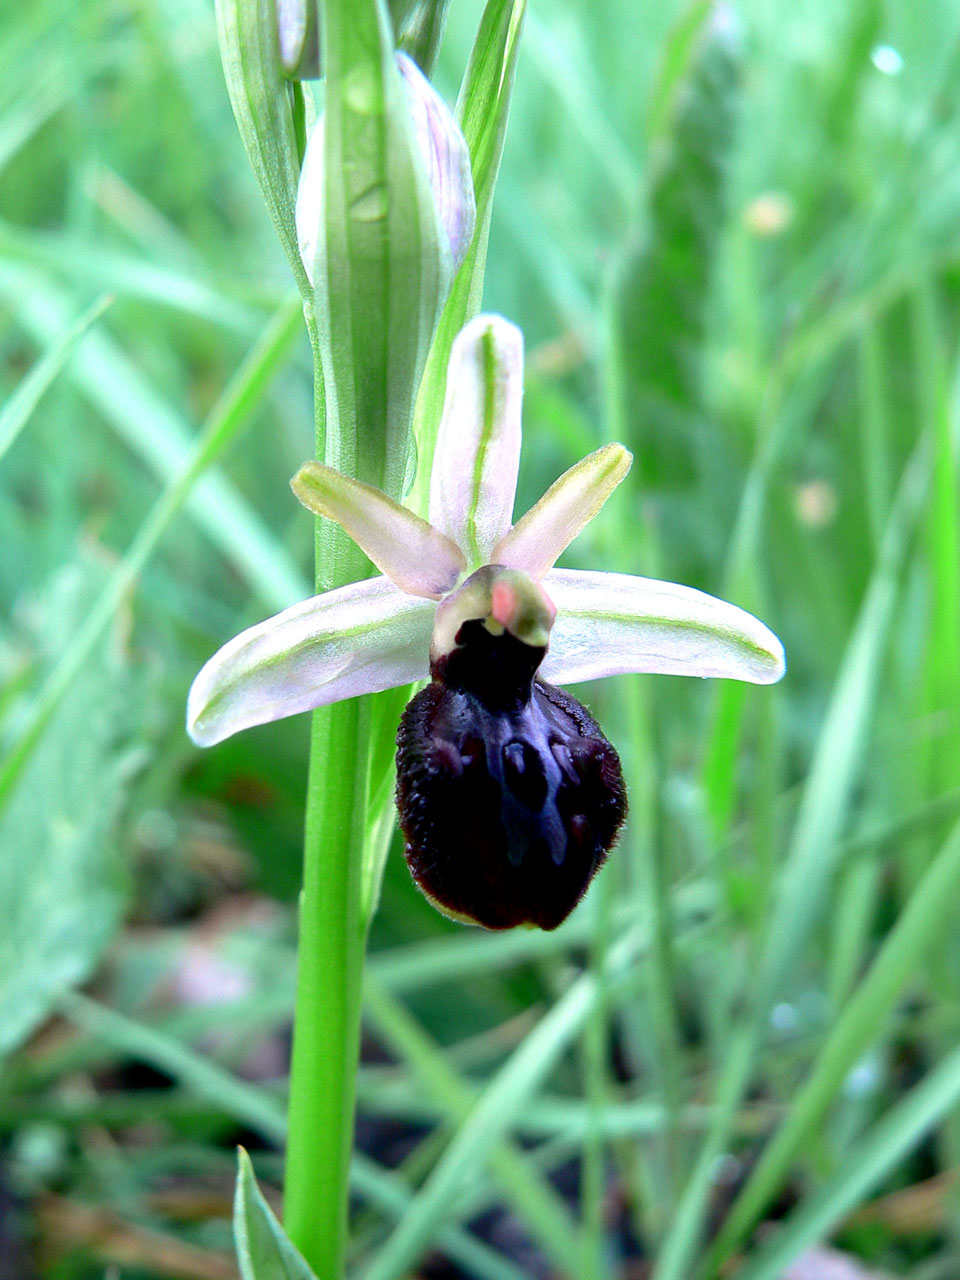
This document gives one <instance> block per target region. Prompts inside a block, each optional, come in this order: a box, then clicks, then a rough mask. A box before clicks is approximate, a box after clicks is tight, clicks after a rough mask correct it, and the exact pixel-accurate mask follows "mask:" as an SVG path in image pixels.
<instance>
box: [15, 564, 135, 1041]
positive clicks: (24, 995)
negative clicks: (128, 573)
mask: <svg viewBox="0 0 960 1280" xmlns="http://www.w3.org/2000/svg"><path fill="white" fill-rule="evenodd" d="M103 577H104V569H103V566H102V565H100V564H98V563H97V562H95V561H93V560H89V561H88V560H80V561H79V562H75V563H73V564H69V565H64V566H63V568H62V570H61V572H60V573H59V574H58V575H57V578H56V580H55V581H54V583H53V585H52V588H51V590H50V591H49V593H48V594H47V596H46V598H45V599H43V600H42V601H40V602H37V607H36V616H37V624H36V634H35V635H34V636H32V637H29V638H21V641H20V642H21V644H23V645H24V647H26V644H27V643H29V644H30V647H31V648H32V649H35V650H38V651H39V653H38V664H39V663H41V662H44V661H50V659H51V653H56V652H57V651H58V649H59V648H60V647H61V646H62V645H65V644H67V643H69V640H68V638H69V637H70V636H71V635H72V634H73V633H74V632H75V631H76V629H77V627H78V626H79V624H80V621H81V619H82V618H83V616H84V611H85V609H86V608H87V607H88V601H89V599H90V598H91V597H95V595H96V592H97V591H98V590H99V589H100V587H101V581H102V579H103ZM11 638H12V637H11ZM66 692H67V695H68V696H67V697H66V698H65V701H64V705H63V715H62V717H61V719H60V721H59V723H58V724H57V726H56V731H55V732H53V733H51V734H49V735H48V736H47V738H46V739H45V741H44V742H43V743H42V746H41V749H40V750H39V751H37V752H36V754H35V755H34V756H33V758H32V759H31V761H30V768H29V769H28V770H26V771H25V772H24V773H23V775H22V776H21V778H20V785H19V786H18V787H17V788H16V790H15V791H14V792H13V794H12V795H11V796H10V799H9V802H8V803H7V804H6V806H4V807H3V808H2V810H0V850H2V857H0V1056H2V1055H4V1054H6V1053H8V1052H9V1051H10V1050H11V1049H14V1048H16V1046H17V1045H18V1044H20V1043H22V1041H23V1040H24V1039H25V1038H26V1037H27V1036H28V1035H29V1034H30V1033H31V1032H32V1031H33V1030H34V1029H35V1028H36V1026H37V1025H38V1024H39V1023H40V1022H41V1021H42V1020H43V1019H44V1018H45V1017H46V1016H47V1015H48V1014H49V1012H50V1009H51V1007H52V1005H53V1003H54V1001H55V1000H56V999H57V997H58V996H59V995H60V994H61V993H62V992H63V991H65V990H67V989H68V988H69V987H70V986H73V985H75V984H77V983H80V982H84V981H85V980H86V979H87V978H89V977H90V975H91V973H92V971H93V968H94V966H95V965H96V963H97V961H98V960H99V959H100V957H101V955H102V954H103V952H104V950H105V949H106V947H107V946H108V945H109V944H110V942H111V941H112V939H113V937H114V933H115V930H116V928H117V926H118V924H119V922H120V918H121V914H122V910H123V904H124V900H125V893H124V877H123V867H122V863H121V860H120V857H119V851H118V848H117V844H116V840H115V837H114V826H115V820H116V818H117V815H118V813H119V811H120V806H121V803H122V801H123V798H124V795H125V794H126V791H127V788H128V787H129V780H130V776H131V773H132V771H133V767H134V766H135V765H136V763H137V761H138V757H137V756H136V755H134V754H132V753H131V749H130V742H131V740H132V737H133V734H134V732H135V729H136V727H137V726H136V723H135V721H133V719H132V716H133V715H134V714H135V710H136V708H137V707H138V706H141V705H142V700H141V699H138V698H137V697H136V696H135V691H134V690H132V689H131V682H130V675H129V672H128V671H127V670H126V669H125V667H124V665H123V663H122V662H121V661H120V659H119V658H118V657H116V656H115V655H113V654H112V653H111V652H110V651H109V650H107V649H105V648H101V650H100V651H99V652H98V653H97V654H96V655H95V656H93V659H92V661H90V662H89V663H87V664H86V665H85V667H84V670H83V678H82V679H80V680H76V681H74V682H73V683H72V684H71V686H70V688H69V689H68V690H67V691H66Z"/></svg>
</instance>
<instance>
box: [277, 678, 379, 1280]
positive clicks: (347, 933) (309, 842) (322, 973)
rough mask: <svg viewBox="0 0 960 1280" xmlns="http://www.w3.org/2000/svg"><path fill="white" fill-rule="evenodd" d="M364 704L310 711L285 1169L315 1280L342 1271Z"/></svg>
mask: <svg viewBox="0 0 960 1280" xmlns="http://www.w3.org/2000/svg"><path fill="white" fill-rule="evenodd" d="M366 720H367V717H366V714H365V706H364V700H362V699H357V698H353V699H351V700H350V701H348V702H341V703H337V704H335V705H334V706H332V707H324V708H322V709H321V710H320V711H317V712H315V713H314V720H313V734H312V739H311V747H310V776H309V783H308V789H307V818H306V840H305V847H304V865H303V891H302V894H301V898H300V940H299V952H298V969H297V997H296V1012H295V1019H294V1038H293V1060H292V1063H291V1069H290V1129H289V1140H288V1146H287V1170H286V1189H285V1196H286V1205H285V1209H286V1226H287V1230H288V1232H289V1234H290V1237H291V1239H292V1240H293V1241H294V1242H295V1244H296V1245H297V1247H298V1248H299V1249H300V1252H301V1253H302V1254H303V1256H304V1257H305V1258H306V1260H307V1262H309V1264H310V1265H311V1267H312V1268H313V1270H314V1271H315V1272H316V1274H317V1275H318V1276H323V1277H330V1280H334V1278H335V1277H338V1276H341V1275H342V1274H343V1266H344V1257H345V1253H346V1243H347V1182H348V1175H349V1168H350V1155H351V1148H352V1142H353V1111H354V1101H355V1089H356V1084H355V1082H356V1070H357V1059H358V1054H359V1038H360V1002H361V989H362V979H363V959H364V945H365V936H366V931H365V928H364V924H363V918H362V913H361V910H360V896H361V879H362V877H361V870H362V857H361V854H362V843H363V816H364V813H363V802H364V785H365V777H366V761H367V733H366V727H367V725H366Z"/></svg>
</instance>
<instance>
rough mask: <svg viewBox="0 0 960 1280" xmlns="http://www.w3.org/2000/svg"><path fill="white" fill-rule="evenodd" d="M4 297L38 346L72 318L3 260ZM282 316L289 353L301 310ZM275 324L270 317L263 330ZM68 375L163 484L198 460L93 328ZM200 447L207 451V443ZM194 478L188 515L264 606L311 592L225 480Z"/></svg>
mask: <svg viewBox="0 0 960 1280" xmlns="http://www.w3.org/2000/svg"><path fill="white" fill-rule="evenodd" d="M0 296H3V297H4V298H6V299H7V300H9V301H10V302H11V303H12V304H13V306H14V308H15V313H16V316H17V320H18V323H20V324H22V325H23V327H24V329H25V330H26V331H27V332H28V333H29V334H30V336H31V337H32V338H33V340H34V341H36V342H38V343H43V344H46V343H47V341H48V340H49V335H50V333H52V332H53V333H56V332H59V331H61V330H63V329H66V328H67V326H68V325H69V324H70V322H71V319H72V316H71V311H70V307H69V304H68V303H67V300H66V297H65V295H64V294H63V293H61V292H60V291H59V290H58V289H56V288H54V287H53V286H52V285H50V284H49V283H47V281H46V280H44V279H43V278H42V277H40V276H38V275H37V274H36V273H33V272H27V271H24V270H20V269H16V268H13V267H8V266H7V264H6V263H2V262H0ZM277 314H278V315H279V314H282V315H283V316H284V317H286V319H285V321H284V325H285V326H286V328H285V334H286V337H285V340H284V345H283V350H284V352H286V351H287V350H289V346H290V344H292V342H293V341H294V339H295V338H296V337H297V335H298V332H299V326H298V324H297V323H296V322H297V318H298V315H299V309H298V307H296V306H295V307H294V308H293V309H292V310H291V304H290V302H289V301H287V302H285V303H283V304H282V305H281V306H280V308H279V309H278V313H277ZM274 323H275V321H270V322H268V323H267V325H266V330H267V331H269V330H271V328H272V325H273V324H274ZM67 374H68V376H69V377H70V379H71V381H72V383H73V384H74V386H76V387H77V389H78V390H79V391H80V392H81V394H82V395H83V397H84V399H86V400H87V401H88V402H89V403H90V404H91V405H92V406H93V408H94V409H96V410H97V411H98V412H99V413H101V414H102V415H103V417H104V418H105V419H106V421H107V422H108V423H109V424H110V426H111V427H112V428H113V430H114V431H115V432H116V433H117V435H118V437H119V438H120V439H121V440H122V441H123V442H124V443H125V444H127V445H128V446H129V447H130V449H132V450H133V452H134V453H135V454H136V455H137V456H138V457H140V458H142V459H143V461H144V463H145V464H146V465H147V466H148V467H149V468H150V469H151V470H152V471H153V472H154V473H155V474H156V475H157V476H158V477H159V478H160V479H161V480H162V481H163V482H164V483H166V484H176V483H178V481H179V479H180V477H181V474H182V472H183V471H184V470H188V469H189V468H190V467H191V466H192V465H193V459H194V450H195V446H196V441H195V437H194V432H193V428H192V427H191V426H190V425H189V424H188V423H187V422H186V421H185V420H184V418H183V417H182V416H181V415H180V414H179V413H178V412H177V411H176V409H174V408H173V406H172V405H171V404H170V403H169V402H168V401H167V400H166V399H165V398H164V397H163V396H162V395H161V394H160V393H159V392H158V391H157V390H156V388H155V387H154V386H153V385H152V384H151V383H150V381H149V380H148V379H147V378H146V377H145V376H144V375H143V374H142V373H141V372H140V370H139V369H138V368H137V366H136V364H135V363H134V361H133V360H132V359H131V358H130V357H129V356H128V355H127V354H126V352H125V351H124V350H123V348H122V347H121V346H120V345H119V344H118V343H117V342H115V341H114V340H113V339H112V338H111V337H110V336H109V335H108V334H105V333H100V332H93V333H89V334H88V335H87V338H86V340H85V341H84V342H83V343H82V344H81V346H80V347H79V348H78V349H77V352H76V358H75V360H73V361H72V363H71V364H70V366H69V368H68V370H67ZM218 408H219V406H218ZM215 412H216V411H215ZM196 447H198V448H199V449H200V451H201V452H202V451H203V445H202V444H201V445H200V446H196ZM219 452H220V450H219V449H217V450H216V452H215V454H214V455H213V456H216V454H218V453H219ZM205 468H206V463H205V464H204V468H203V469H205ZM194 479H195V480H197V483H196V484H195V485H194V483H193V482H191V484H190V486H189V492H188V493H187V495H186V506H187V510H188V512H189V513H190V515H191V517H192V518H193V520H194V521H195V523H196V524H197V525H198V526H199V527H200V528H201V529H203V530H204V531H205V533H206V534H207V535H208V537H209V538H210V539H211V541H212V542H213V543H214V545H215V546H216V547H217V548H218V549H219V550H220V551H221V553H222V554H223V555H224V557H225V558H226V559H227V560H228V561H229V562H230V563H231V564H232V565H234V566H235V567H236V569H237V572H238V573H239V574H240V575H241V576H242V578H243V579H244V581H246V582H248V583H249V584H250V586H251V588H252V589H253V590H254V591H255V592H256V593H257V595H258V597H259V598H260V599H261V600H262V601H263V602H264V604H266V605H267V607H268V608H271V609H283V608H285V607H286V606H287V605H289V604H292V603H293V602H294V601H295V600H302V599H303V598H304V596H307V595H309V594H310V586H309V583H308V582H307V581H306V580H305V578H304V576H303V574H302V573H301V571H300V570H299V568H298V567H297V565H296V563H295V561H294V559H293V557H292V556H291V555H290V553H289V552H288V551H287V550H286V548H285V547H284V546H283V545H282V544H281V543H280V542H279V541H278V539H277V538H276V537H275V536H274V535H273V534H272V533H271V531H270V530H269V529H268V528H267V527H266V526H265V524H264V522H263V520H262V518H261V517H260V516H259V515H258V513H257V512H256V511H255V510H254V509H253V508H252V507H251V506H250V505H249V503H248V502H247V501H246V500H245V499H244V498H242V497H241V496H240V495H239V494H238V493H237V492H236V490H235V489H234V488H233V486H232V485H231V484H230V483H229V482H228V480H227V479H226V477H225V476H224V475H222V474H220V473H217V472H213V473H212V474H210V475H204V476H202V477H200V478H199V479H198V478H197V477H194Z"/></svg>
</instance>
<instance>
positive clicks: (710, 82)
mask: <svg viewBox="0 0 960 1280" xmlns="http://www.w3.org/2000/svg"><path fill="white" fill-rule="evenodd" d="M701 9H702V6H700V5H699V4H694V6H693V17H694V18H695V17H696V16H697V15H698V14H700V11H701ZM701 16H703V15H701ZM703 17H704V20H703V21H702V23H700V24H695V31H694V32H693V33H692V34H690V36H689V38H693V36H694V35H695V40H694V48H693V49H692V50H691V51H690V52H689V53H688V54H687V55H686V66H685V70H684V72H683V74H682V76H681V77H680V79H679V82H678V83H677V84H676V85H674V86H673V87H672V89H671V92H670V95H669V98H670V101H671V102H672V106H673V110H672V113H671V116H670V123H669V127H664V128H663V131H662V132H663V136H662V137H661V138H660V140H659V149H658V150H657V151H655V152H654V154H653V156H652V157H651V177H650V185H649V192H648V206H649V207H648V215H647V219H646V225H645V229H644V232H643V234H642V235H640V236H638V237H637V239H636V242H635V245H634V246H633V248H632V249H630V250H629V251H628V253H627V254H626V256H625V258H624V261H623V264H622V267H621V270H620V279H619V287H618V290H617V294H618V297H617V308H618V313H619V325H618V336H619V341H620V342H621V343H622V345H623V355H622V356H621V358H620V361H619V364H620V366H621V367H622V368H623V370H624V371H625V374H626V379H625V382H626V387H625V391H626V398H627V402H626V406H625V412H624V421H625V423H626V424H627V425H628V427H630V428H631V429H632V434H628V436H627V438H626V439H625V440H624V443H625V444H626V445H627V446H628V447H629V448H631V449H633V450H634V452H635V453H637V455H638V457H640V459H641V464H642V469H643V479H644V483H645V485H646V486H647V487H649V486H650V485H663V486H669V487H674V486H676V485H678V484H688V483H689V481H690V476H691V465H692V461H693V459H694V456H695V454H694V447H693V437H694V434H695V431H696V429H697V428H698V426H699V422H700V417H701V415H702V413H703V397H702V373H703V370H702V362H701V353H702V351H703V349H704V346H705V341H706V324H707V306H708V302H709V297H710V289H711V283H712V280H713V275H714V270H715V264H716V260H717V254H718V250H719V246H720V235H721V232H722V230H723V227H724V224H725V220H726V191H727V181H728V175H729V171H730V166H731V164H732V160H733V142H734V133H735V124H736V115H737V109H738V104H739V94H740V62H741V52H740V43H739V39H738V36H737V33H736V32H735V30H734V29H733V26H732V18H731V15H730V13H729V12H728V11H727V10H726V8H725V6H721V5H714V6H711V7H710V10H709V13H708V14H707V15H705V16H703ZM684 31H685V28H683V27H681V33H683V32H684ZM677 38H678V39H680V37H679V36H678V37H677ZM681 43H682V39H681ZM659 127H660V126H659V125H658V128H659Z"/></svg>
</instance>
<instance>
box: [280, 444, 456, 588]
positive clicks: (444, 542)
mask: <svg viewBox="0 0 960 1280" xmlns="http://www.w3.org/2000/svg"><path fill="white" fill-rule="evenodd" d="M290 487H291V488H292V489H293V492H294V493H295V494H296V495H297V497H298V498H299V499H300V501H301V502H302V503H303V505H304V506H305V507H306V508H307V509H308V510H310V511H312V512H314V514H315V515H318V516H325V517H326V518H327V519H328V520H335V521H336V522H337V524H338V525H339V526H340V528H341V529H343V530H344V531H345V532H346V533H349V535H350V537H351V538H352V539H353V540H354V542H355V543H356V544H357V546H358V547H360V548H362V550H363V551H365V552H366V554H367V555H368V556H369V557H370V559H371V560H372V561H373V563H374V564H375V565H376V566H377V568H378V569H380V570H382V571H383V572H384V573H385V574H386V575H387V577H388V578H390V580H391V581H392V582H395V583H396V585H397V586H398V587H400V588H401V589H402V590H403V591H408V592H410V593H411V595H415V596H426V597H427V598H428V599H431V600H439V599H440V597H441V596H443V595H445V594H446V593H447V592H448V591H450V590H451V589H452V588H453V587H454V585H455V584H456V581H457V579H458V578H459V576H460V574H461V573H462V572H463V570H464V568H465V567H466V561H465V559H464V557H463V552H462V551H461V550H460V548H459V547H458V546H457V545H456V543H455V542H451V540H450V539H449V538H448V537H446V536H445V535H444V534H442V533H440V531H439V530H437V529H434V528H433V526H432V525H429V524H427V522H426V520H421V518H420V517H419V516H418V515H415V514H414V512H412V511H410V510H409V509H408V508H407V507H403V506H401V505H400V503H399V502H394V500H393V498H390V497H388V496H387V495H386V494H385V493H383V492H382V491H381V490H380V489H374V488H373V486H372V485H369V484H363V483H362V482H361V481H360V480H354V479H353V478H352V477H351V476H345V475H342V474H341V473H340V472H339V471H335V470H334V468H333V467H327V466H325V465H324V464H323V463H322V462H305V463H304V464H303V466H302V467H301V468H300V470H299V471H298V472H297V474H296V475H295V476H294V477H293V479H292V480H291V481H290Z"/></svg>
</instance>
